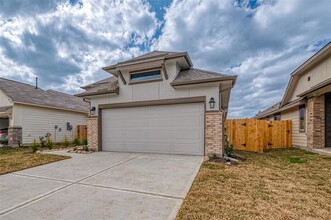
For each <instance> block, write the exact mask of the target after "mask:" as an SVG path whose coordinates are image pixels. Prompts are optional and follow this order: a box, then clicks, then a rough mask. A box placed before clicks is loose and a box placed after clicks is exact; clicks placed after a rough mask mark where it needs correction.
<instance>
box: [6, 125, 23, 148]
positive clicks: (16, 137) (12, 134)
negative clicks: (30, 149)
mask: <svg viewBox="0 0 331 220" xmlns="http://www.w3.org/2000/svg"><path fill="white" fill-rule="evenodd" d="M21 144H22V127H18V126H15V127H9V128H8V145H9V146H11V147H18V146H19V145H21Z"/></svg>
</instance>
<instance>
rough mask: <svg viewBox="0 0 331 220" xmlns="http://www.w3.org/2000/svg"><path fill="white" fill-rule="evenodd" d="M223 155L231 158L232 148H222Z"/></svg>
mask: <svg viewBox="0 0 331 220" xmlns="http://www.w3.org/2000/svg"><path fill="white" fill-rule="evenodd" d="M224 154H225V155H226V156H228V157H231V156H233V146H232V145H229V144H227V145H226V146H225V147H224Z"/></svg>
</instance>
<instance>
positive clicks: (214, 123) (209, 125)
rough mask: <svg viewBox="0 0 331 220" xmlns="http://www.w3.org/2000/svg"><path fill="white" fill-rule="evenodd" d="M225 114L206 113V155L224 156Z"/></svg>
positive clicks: (218, 112)
mask: <svg viewBox="0 0 331 220" xmlns="http://www.w3.org/2000/svg"><path fill="white" fill-rule="evenodd" d="M222 117H223V113H222V112H220V111H217V112H206V113H205V120H206V121H205V155H206V156H208V155H211V154H215V153H216V154H218V155H220V156H222V155H223V138H222V134H223V132H222V129H223V122H222V121H223V118H222Z"/></svg>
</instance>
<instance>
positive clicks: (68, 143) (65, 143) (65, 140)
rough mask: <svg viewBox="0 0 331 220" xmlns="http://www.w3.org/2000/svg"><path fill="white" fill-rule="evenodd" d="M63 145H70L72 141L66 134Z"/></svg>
mask: <svg viewBox="0 0 331 220" xmlns="http://www.w3.org/2000/svg"><path fill="white" fill-rule="evenodd" d="M62 145H63V146H65V147H68V146H69V145H70V142H69V140H68V138H67V136H64V140H63V142H62Z"/></svg>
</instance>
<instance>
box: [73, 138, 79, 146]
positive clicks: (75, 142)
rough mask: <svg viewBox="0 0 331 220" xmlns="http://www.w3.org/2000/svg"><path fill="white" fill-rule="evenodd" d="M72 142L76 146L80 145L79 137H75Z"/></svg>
mask: <svg viewBox="0 0 331 220" xmlns="http://www.w3.org/2000/svg"><path fill="white" fill-rule="evenodd" d="M72 144H73V145H75V146H79V145H80V140H79V138H78V137H75V139H74V140H73V141H72Z"/></svg>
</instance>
